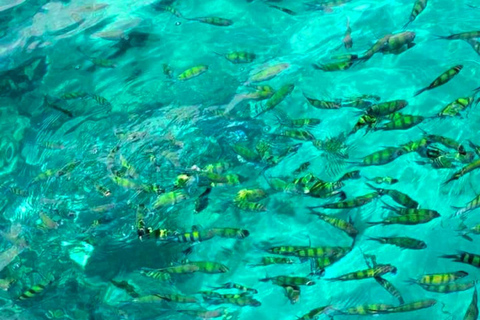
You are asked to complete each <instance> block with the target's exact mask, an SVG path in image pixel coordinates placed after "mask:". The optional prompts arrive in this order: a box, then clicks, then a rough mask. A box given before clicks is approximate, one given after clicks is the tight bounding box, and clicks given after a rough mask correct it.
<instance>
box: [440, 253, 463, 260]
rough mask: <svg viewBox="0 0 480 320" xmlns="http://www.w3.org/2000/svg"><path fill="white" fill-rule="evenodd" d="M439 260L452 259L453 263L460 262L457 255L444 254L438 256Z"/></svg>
mask: <svg viewBox="0 0 480 320" xmlns="http://www.w3.org/2000/svg"><path fill="white" fill-rule="evenodd" d="M439 258H444V259H453V260H454V261H460V258H459V256H458V254H444V255H441V256H439Z"/></svg>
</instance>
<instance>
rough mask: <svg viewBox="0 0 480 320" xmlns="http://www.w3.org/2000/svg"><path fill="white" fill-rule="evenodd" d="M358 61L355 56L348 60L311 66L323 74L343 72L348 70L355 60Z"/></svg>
mask: <svg viewBox="0 0 480 320" xmlns="http://www.w3.org/2000/svg"><path fill="white" fill-rule="evenodd" d="M357 59H358V56H357V55H353V56H352V57H351V58H350V59H347V60H343V61H336V62H330V63H325V64H312V67H313V68H314V69H317V70H322V71H324V72H334V71H344V70H348V69H350V68H351V67H352V66H353V64H354V63H355V60H357Z"/></svg>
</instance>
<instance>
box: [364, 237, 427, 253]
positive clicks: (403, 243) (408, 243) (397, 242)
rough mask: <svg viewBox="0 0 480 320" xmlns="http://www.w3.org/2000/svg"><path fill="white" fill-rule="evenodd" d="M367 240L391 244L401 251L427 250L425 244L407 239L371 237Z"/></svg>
mask: <svg viewBox="0 0 480 320" xmlns="http://www.w3.org/2000/svg"><path fill="white" fill-rule="evenodd" d="M369 240H373V241H378V242H380V243H382V244H391V245H394V246H397V247H400V248H403V249H413V250H420V249H425V248H427V244H426V243H425V242H423V241H421V240H417V239H413V238H409V237H371V238H369Z"/></svg>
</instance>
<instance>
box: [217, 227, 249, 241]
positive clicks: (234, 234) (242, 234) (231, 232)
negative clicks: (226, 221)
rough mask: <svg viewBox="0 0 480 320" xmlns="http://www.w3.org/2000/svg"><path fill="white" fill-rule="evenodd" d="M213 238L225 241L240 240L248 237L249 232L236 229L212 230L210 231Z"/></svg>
mask: <svg viewBox="0 0 480 320" xmlns="http://www.w3.org/2000/svg"><path fill="white" fill-rule="evenodd" d="M211 230H212V231H213V232H214V234H215V236H217V237H220V238H226V239H237V240H242V239H245V238H246V237H248V236H249V235H250V232H249V231H248V230H245V229H237V228H213V229H211Z"/></svg>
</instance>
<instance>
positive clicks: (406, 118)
mask: <svg viewBox="0 0 480 320" xmlns="http://www.w3.org/2000/svg"><path fill="white" fill-rule="evenodd" d="M425 119H426V118H425V117H422V116H415V115H411V114H401V113H395V114H394V117H393V118H392V120H391V121H390V122H387V123H385V124H384V125H382V126H377V127H375V128H374V130H375V131H377V130H384V131H388V130H407V129H410V128H413V127H414V126H416V125H418V124H420V123H422V122H423V121H424V120H425Z"/></svg>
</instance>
